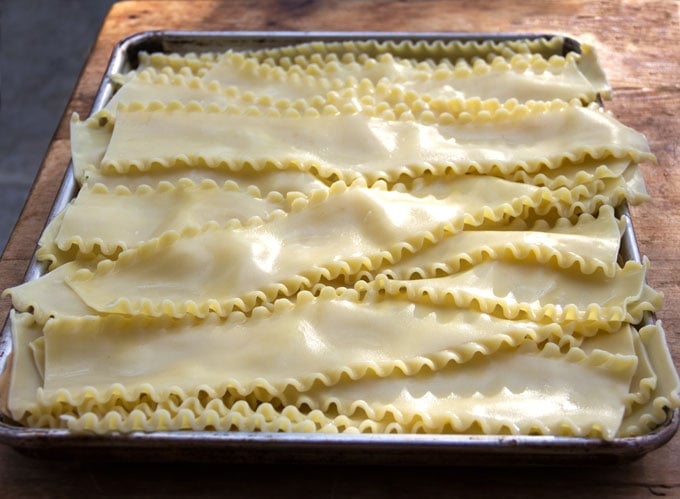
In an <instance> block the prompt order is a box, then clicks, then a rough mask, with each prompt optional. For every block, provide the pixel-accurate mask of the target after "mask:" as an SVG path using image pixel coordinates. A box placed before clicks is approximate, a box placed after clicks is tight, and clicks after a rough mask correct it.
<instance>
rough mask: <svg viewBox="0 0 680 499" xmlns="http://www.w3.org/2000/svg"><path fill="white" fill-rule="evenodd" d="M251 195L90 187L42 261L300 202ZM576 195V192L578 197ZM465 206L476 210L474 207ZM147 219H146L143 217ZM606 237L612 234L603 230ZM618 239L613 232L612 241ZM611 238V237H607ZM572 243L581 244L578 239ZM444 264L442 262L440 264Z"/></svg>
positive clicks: (229, 187)
mask: <svg viewBox="0 0 680 499" xmlns="http://www.w3.org/2000/svg"><path fill="white" fill-rule="evenodd" d="M280 173H282V172H280ZM457 182H460V183H463V184H472V183H474V182H471V181H467V180H465V179H452V180H450V181H448V182H446V185H452V184H454V185H455V183H457ZM494 183H495V184H496V185H498V187H499V189H500V187H501V186H503V185H506V184H507V182H503V181H500V180H497V181H495V182H494V181H492V185H493V184H494ZM416 189H417V192H418V193H419V194H425V193H429V192H434V191H433V190H432V189H431V188H430V186H423V187H422V188H418V187H416ZM520 189H521V187H520ZM593 189H595V186H593ZM580 190H581V191H583V189H580ZM246 191H247V192H243V191H242V190H240V189H239V188H238V187H237V185H235V184H234V183H231V182H228V183H225V184H224V185H223V186H221V187H220V186H218V185H217V184H216V183H214V182H213V181H209V180H203V181H202V182H201V183H200V184H198V185H197V184H195V183H194V182H192V181H191V180H189V179H186V178H183V179H181V180H179V181H178V182H177V183H176V185H173V184H170V183H161V184H159V187H158V188H157V189H152V188H149V187H147V186H143V187H139V188H137V189H136V190H135V191H134V192H133V191H130V190H129V189H127V188H124V187H122V186H118V187H116V188H115V189H114V190H113V191H110V190H109V189H107V188H106V187H104V186H101V185H95V186H93V187H88V186H84V187H83V188H82V189H81V190H80V192H79V194H78V196H77V198H76V199H75V201H74V202H72V203H71V204H70V205H69V206H68V207H67V208H66V210H65V211H64V212H63V213H62V214H61V215H60V217H59V219H58V220H56V221H55V222H54V224H58V227H54V224H50V226H48V229H47V231H46V235H45V236H44V237H43V238H42V240H41V244H40V246H41V250H40V252H39V258H41V259H51V260H56V259H57V257H56V256H54V257H53V258H49V254H48V253H49V252H50V251H52V252H53V253H54V254H55V255H56V253H57V252H58V251H61V252H66V251H68V250H69V249H70V248H71V247H72V246H77V247H78V250H79V251H80V252H83V253H91V252H93V251H95V245H96V246H97V248H96V250H97V251H99V252H101V253H103V254H104V255H112V254H114V253H115V252H117V251H118V250H121V249H123V250H124V249H128V248H132V247H135V246H137V245H139V244H140V243H142V242H144V241H149V240H151V239H153V238H156V237H160V236H161V235H162V234H164V233H165V232H168V231H173V230H174V231H178V232H182V230H183V229H184V228H186V227H189V226H199V227H201V226H204V225H206V224H208V223H209V222H216V223H218V224H219V225H226V222H227V221H232V220H238V221H239V223H241V224H247V223H254V221H255V222H256V221H258V220H260V221H261V220H263V219H264V220H266V219H268V218H269V217H270V216H271V215H272V213H273V212H274V211H275V210H282V209H283V210H289V206H290V204H291V203H293V202H294V200H295V199H296V196H295V194H290V193H289V194H288V196H287V199H285V200H284V199H283V194H280V193H278V192H272V193H270V194H269V195H268V196H267V197H266V198H262V197H261V194H260V191H259V189H257V188H254V186H250V187H249V188H247V189H246ZM537 191H539V189H531V188H529V189H527V193H530V194H533V193H535V192H537ZM576 192H577V191H576V190H575V191H574V193H576ZM310 194H311V193H310ZM300 195H301V194H300ZM440 195H441V194H440ZM465 205H466V206H468V207H470V208H471V207H472V203H471V202H470V203H465ZM142 213H143V214H144V216H143V217H142V216H140V214H142ZM609 213H610V216H609V217H608V218H607V217H604V216H603V217H602V220H601V221H600V223H599V224H598V223H595V224H594V223H593V222H590V221H589V222H588V223H586V222H581V225H583V226H584V230H588V227H589V225H593V224H594V225H595V226H594V227H593V228H592V229H591V230H590V231H589V232H588V236H589V237H594V236H597V234H596V233H594V232H593V230H599V229H604V227H605V225H604V224H606V223H607V220H609V222H610V223H609V227H610V228H611V229H613V225H612V224H615V222H614V221H613V211H612V210H610V212H609ZM605 218H607V220H605ZM98 220H110V222H109V224H107V226H106V227H104V228H102V227H101V225H100V224H98V223H97V221H98ZM588 224H589V225H588ZM562 232H565V230H563V231H562ZM602 233H603V234H606V233H607V232H606V231H604V230H603V231H602ZM612 233H613V232H612V230H610V231H609V235H611V234H612ZM508 236H509V237H511V238H512V239H511V240H508V241H507V242H508V244H514V243H516V242H521V241H522V240H523V238H524V237H525V236H524V235H522V234H521V233H519V232H517V233H515V234H513V235H512V236H510V234H508ZM461 237H463V238H465V239H472V240H471V241H470V242H469V243H468V244H465V243H463V246H462V247H463V248H468V249H467V250H461V251H465V252H471V251H472V250H474V249H475V248H474V246H476V247H480V246H482V245H483V243H482V242H481V241H480V242H479V243H475V242H474V239H473V238H474V237H479V234H478V235H477V236H475V235H474V234H470V235H465V236H461ZM481 237H482V238H484V237H485V236H484V235H482V236H481ZM527 237H528V235H527ZM536 237H538V236H536ZM555 237H557V236H555ZM563 237H567V236H566V235H565V236H563ZM574 237H577V236H574ZM574 237H572V239H574ZM581 237H582V238H583V237H585V236H581ZM606 237H608V236H607V235H605V238H606ZM459 239H460V238H459ZM459 239H458V240H459ZM572 243H575V239H574V240H573V241H572ZM50 244H52V245H53V246H54V245H56V246H57V248H54V249H50V246H49V245H50ZM564 244H569V243H566V242H565V243H564ZM471 245H472V246H473V247H471ZM617 246H618V245H617ZM616 249H617V248H616ZM459 253H460V251H459ZM442 258H443V256H442ZM581 260H582V259H581ZM440 261H441V259H440V258H437V259H435V261H434V263H438V262H440ZM610 272H611V271H610Z"/></svg>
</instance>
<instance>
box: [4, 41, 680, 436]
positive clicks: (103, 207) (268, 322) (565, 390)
mask: <svg viewBox="0 0 680 499" xmlns="http://www.w3.org/2000/svg"><path fill="white" fill-rule="evenodd" d="M565 52H566V53H565ZM115 81H116V82H117V83H118V84H119V85H120V87H119V89H118V91H117V92H116V94H115V95H114V97H113V99H112V100H111V101H110V102H109V103H108V104H107V105H106V107H105V108H104V109H102V110H100V111H98V112H96V113H94V114H93V115H92V116H90V117H89V118H87V119H85V120H82V121H81V119H80V118H79V117H78V116H74V118H73V121H72V128H71V132H72V133H71V140H72V145H73V164H74V173H75V175H76V177H77V180H78V182H79V184H80V186H81V187H80V190H79V192H78V195H77V196H76V197H75V199H74V200H73V201H72V202H71V203H70V204H69V206H68V207H67V208H66V209H65V210H64V211H63V212H62V213H61V214H60V215H59V216H57V217H56V218H55V219H54V220H53V221H52V222H51V223H50V224H49V225H48V227H47V228H46V230H45V232H44V234H43V236H42V238H41V240H40V243H39V249H38V252H37V257H38V259H39V260H40V261H42V262H45V265H46V266H48V267H49V272H47V273H46V274H45V275H43V276H42V277H40V278H39V279H37V280H35V281H31V282H27V283H25V284H22V285H20V286H17V287H15V288H12V289H10V290H7V291H6V293H8V294H10V295H11V297H12V300H13V305H14V308H15V311H13V312H12V324H13V334H14V346H15V357H14V363H13V371H12V385H11V391H10V401H9V408H8V410H9V413H10V415H11V416H12V417H13V418H14V419H15V420H16V421H18V422H20V423H21V424H25V425H28V426H43V427H66V428H70V429H72V430H74V431H93V432H99V433H105V432H111V431H119V432H131V431H155V430H168V429H169V430H187V429H191V430H239V431H293V432H388V433H389V432H392V433H399V432H413V433H418V432H426V433H463V434H468V433H473V434H474V433H483V434H553V435H573V436H584V437H598V438H604V439H613V438H616V437H622V436H634V435H639V434H644V433H647V432H649V431H650V430H651V429H653V428H654V427H656V426H657V425H659V424H660V423H662V422H663V421H664V420H665V419H666V411H667V410H668V409H674V408H677V407H678V406H679V405H680V397H679V389H680V382H679V380H678V376H677V373H676V372H675V368H674V366H673V363H672V360H671V358H670V355H669V353H668V349H667V346H666V343H665V337H664V332H663V329H662V327H661V325H660V324H659V323H657V324H654V325H645V326H642V327H637V326H636V325H638V324H640V323H642V322H643V320H644V319H645V317H646V315H647V314H649V313H652V312H654V311H656V310H658V309H659V307H660V306H661V296H660V294H659V293H657V292H656V291H654V290H653V289H651V288H650V287H649V286H648V285H647V284H646V281H645V273H646V270H647V267H648V262H647V261H646V260H645V261H644V262H634V261H620V260H619V258H620V257H619V246H620V243H621V236H622V234H623V232H624V231H625V228H626V220H625V217H622V216H618V215H617V211H615V208H616V207H618V206H621V205H623V204H624V203H629V204H638V203H641V202H643V201H644V200H645V199H647V197H648V196H647V194H646V192H645V188H644V181H643V179H642V176H641V173H640V170H639V168H638V164H639V163H640V162H643V161H653V160H654V156H653V155H652V154H651V152H650V151H649V148H648V145H647V141H646V140H645V138H644V136H642V135H641V134H640V133H638V132H636V131H634V130H632V129H630V128H628V127H626V126H625V125H623V124H622V123H620V122H619V121H617V120H616V118H615V117H613V116H612V114H611V113H609V112H607V111H605V110H604V109H603V108H602V107H601V106H600V104H599V101H598V99H599V98H608V97H609V95H610V91H609V87H608V85H607V82H606V79H605V77H604V74H603V72H602V70H601V68H600V67H599V65H598V63H597V59H596V57H595V54H594V52H593V50H592V48H590V47H588V46H585V45H584V46H582V47H581V51H580V52H578V53H577V52H568V51H567V50H566V48H565V46H564V40H563V39H561V38H553V39H541V40H521V41H516V42H503V43H494V42H466V43H464V42H436V43H429V42H418V43H413V42H400V43H396V42H376V41H366V42H345V43H311V44H304V45H296V46H290V47H283V48H273V49H266V50H259V51H245V52H237V51H229V52H227V53H224V54H202V55H196V54H186V55H167V54H141V55H140V65H139V67H138V68H136V69H135V70H134V71H131V72H129V73H126V74H121V75H116V76H115Z"/></svg>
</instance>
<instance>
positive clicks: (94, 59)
mask: <svg viewBox="0 0 680 499" xmlns="http://www.w3.org/2000/svg"><path fill="white" fill-rule="evenodd" d="M679 11H680V5H679V3H678V2H677V1H668V0H666V1H661V0H659V1H642V0H639V1H638V0H619V1H617V0H605V1H599V2H593V1H579V0H559V1H542V0H524V1H522V2H517V3H512V4H511V3H510V2H505V1H502V0H484V1H476V2H466V1H443V0H423V1H410V2H407V1H387V0H386V1H371V2H364V1H358V0H346V1H340V0H337V1H326V2H323V1H313V0H279V1H276V0H263V1H251V0H235V1H230V2H218V1H170V0H165V1H161V0H157V1H126V2H120V3H118V4H115V5H114V6H113V8H112V10H111V11H110V13H109V15H108V16H107V18H106V20H105V22H104V25H103V26H102V29H101V32H100V34H99V37H98V39H97V41H96V43H95V45H94V47H93V50H92V53H91V55H90V58H89V60H88V62H87V64H86V66H85V67H84V69H83V73H82V75H81V78H80V80H79V82H78V84H77V86H76V88H75V90H74V93H73V96H72V98H71V101H70V103H69V105H68V107H67V109H66V111H65V114H64V117H63V119H62V120H61V122H60V123H59V125H58V128H57V131H56V133H55V136H54V139H53V141H52V143H51V145H50V147H49V150H48V152H47V155H46V157H45V161H44V163H43V165H42V167H41V169H40V172H39V174H38V176H37V177H36V180H35V183H34V185H33V188H32V191H31V194H30V197H29V199H28V201H27V203H26V206H25V208H24V211H23V213H22V215H21V218H20V220H19V221H18V223H17V226H16V228H15V230H14V232H13V234H12V236H11V238H10V240H9V242H8V244H7V247H6V249H5V252H4V254H3V255H2V259H1V260H0V289H4V288H7V287H9V286H13V285H16V284H18V283H19V282H21V280H22V278H23V275H24V272H25V270H26V268H27V266H28V262H29V261H30V259H31V257H32V255H33V252H34V250H35V245H36V242H37V239H38V237H39V234H40V232H41V231H42V228H43V226H44V224H45V221H46V218H47V215H48V213H49V209H50V206H51V205H52V202H53V201H54V198H55V196H56V193H57V190H58V187H59V184H60V182H61V179H62V178H63V175H64V172H65V170H66V167H67V165H68V162H69V160H70V150H69V138H68V117H69V116H70V114H71V113H72V112H74V111H75V112H78V113H79V114H80V115H81V116H84V115H87V114H88V113H89V111H90V108H91V106H92V102H93V100H94V96H95V93H96V91H97V88H98V86H99V83H100V81H101V77H102V74H103V72H104V70H105V68H106V64H107V62H108V59H109V57H110V55H111V51H112V49H113V46H114V44H115V43H116V42H117V41H119V40H121V39H122V38H124V37H126V36H128V35H131V34H134V33H138V32H141V31H147V30H159V29H180V30H294V31H317V30H320V31H323V30H332V31H345V30H347V31H355V30H363V31H368V30H371V31H414V32H425V31H442V32H508V33H558V34H565V35H569V36H573V37H575V38H578V39H579V40H582V41H586V42H588V43H590V44H592V45H594V46H595V47H596V49H597V52H598V55H599V57H600V62H601V64H602V66H603V67H604V69H605V71H606V73H607V75H608V78H609V81H610V83H611V84H612V86H613V88H614V99H613V101H611V102H608V103H607V104H606V105H607V107H608V109H610V110H612V111H613V112H614V113H615V114H616V115H617V117H618V118H619V119H620V120H621V121H622V122H623V123H625V124H627V125H629V126H631V127H633V128H635V129H637V130H639V131H641V132H643V133H644V134H646V136H647V138H648V140H649V143H650V146H651V149H652V151H653V152H654V153H655V154H656V156H657V158H658V164H656V165H653V164H646V165H643V172H644V174H645V178H646V181H647V187H648V191H649V193H650V194H651V196H652V198H653V200H652V201H651V202H649V203H647V204H645V205H643V206H641V207H637V208H635V209H634V210H633V219H634V224H635V227H636V231H637V236H638V239H639V242H640V247H641V251H642V253H644V254H646V255H647V256H648V257H649V258H650V260H651V262H652V267H651V271H650V274H649V281H650V284H651V285H652V286H653V287H654V288H656V289H658V290H660V291H663V292H664V294H665V308H664V310H663V311H662V312H660V313H659V314H658V316H659V318H660V319H661V320H662V321H663V323H664V326H665V328H666V331H667V334H668V342H669V345H670V348H671V352H672V355H673V358H674V361H675V364H676V366H678V365H680V289H679V281H678V278H677V276H678V275H679V274H680V259H679V255H680V199H679V198H680V175H679V173H680V154H679V153H680V117H679V114H678V109H680V83H679V82H678V76H679V75H680V55H679V54H680V52H679V51H678V45H679V44H680V28H679V27H680V19H679V17H678V12H679ZM9 306H10V302H9V299H3V300H2V302H0V319H1V320H2V321H3V322H4V319H5V317H6V314H7V311H8V309H9ZM679 467H680V436H678V435H676V437H675V438H674V439H673V440H672V441H671V442H670V443H669V444H668V445H666V446H665V447H663V448H661V449H659V450H656V451H654V452H652V453H651V454H649V455H648V456H646V457H644V458H643V459H641V460H639V461H637V462H635V463H632V464H629V465H625V466H610V467H598V468H579V469H557V468H545V469H544V468H537V469H523V468H522V469H512V470H509V469H497V468H493V469H476V468H472V469H453V470H452V469H448V468H425V469H416V470H414V469H401V468H389V467H378V468H356V467H351V468H348V467H343V466H336V467H305V468H304V469H299V468H297V469H295V468H293V469H289V470H286V471H282V470H281V469H280V468H276V467H268V466H257V467H254V466H240V467H233V466H232V467H217V466H207V467H205V466H200V467H199V466H196V465H182V466H179V465H168V466H160V465H151V464H149V465H145V466H141V467H140V466H139V465H125V464H117V465H106V464H102V463H97V462H63V461H56V462H55V461H50V462H45V461H40V460H34V459H30V458H27V457H24V456H22V455H20V454H18V453H16V452H15V451H14V450H12V449H11V448H9V447H6V446H0V495H2V496H5V497H21V496H36V495H39V496H43V495H49V496H72V495H76V496H77V495H83V494H87V495H91V494H104V495H118V494H122V493H124V492H126V491H127V492H130V491H134V492H135V493H137V494H142V495H160V494H162V495H169V494H176V495H186V494H192V493H193V494H194V495H222V494H223V493H226V492H227V490H229V491H230V495H232V496H234V495H235V496H239V497H240V496H248V497H264V496H267V497H269V496H271V495H273V493H274V492H276V493H277V495H283V496H284V497H285V496H288V495H293V494H295V495H312V496H314V497H317V496H321V497H326V496H338V497H345V496H352V497H383V496H385V495H387V494H389V495H390V496H392V497H407V496H409V497H412V496H413V495H423V494H425V495H427V496H430V495H431V496H441V495H454V494H453V492H454V491H455V493H456V494H455V495H462V496H469V495H474V496H477V495H483V494H484V493H488V494H499V495H501V496H504V497H520V496H522V497H525V496H526V495H527V494H538V493H547V492H550V491H553V492H557V491H558V492H559V496H560V497H571V496H574V497H576V496H583V495H586V496H590V495H606V496H609V495H611V496H640V495H668V496H680V474H678V468H679ZM253 478H254V479H255V480H253ZM225 485H227V486H228V487H229V489H225V488H224V487H225ZM123 487H125V488H123Z"/></svg>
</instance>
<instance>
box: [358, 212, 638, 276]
mask: <svg viewBox="0 0 680 499" xmlns="http://www.w3.org/2000/svg"><path fill="white" fill-rule="evenodd" d="M624 223H625V221H624V220H621V221H618V220H617V219H616V217H615V216H614V210H613V209H612V208H611V207H610V206H603V207H602V208H601V209H600V213H599V216H598V217H597V218H594V217H593V216H592V215H590V214H584V215H582V216H580V217H579V219H578V221H577V222H576V223H575V224H573V225H572V224H571V223H570V222H569V220H568V219H559V220H558V221H557V223H556V224H555V226H554V227H548V226H547V223H545V222H544V221H542V220H541V221H539V222H537V223H536V224H535V225H534V226H533V227H531V228H527V229H525V230H516V229H514V230H512V227H510V226H502V227H501V228H500V229H499V230H489V231H485V230H466V231H463V232H460V233H458V234H455V235H452V236H450V237H447V238H444V239H443V240H441V241H439V242H438V243H437V244H434V245H432V246H430V247H427V248H424V249H422V250H420V251H418V252H417V253H414V254H413V255H406V256H405V257H404V258H402V259H401V260H400V261H399V262H397V263H395V264H393V265H390V266H388V267H387V268H385V269H382V268H381V269H380V270H379V272H381V273H384V274H386V275H388V276H389V277H391V278H394V279H414V278H425V277H434V276H435V275H436V274H441V273H444V274H453V273H456V272H458V270H460V268H461V266H465V265H475V264H477V263H479V262H481V261H483V260H486V259H499V258H501V257H503V256H505V255H512V258H514V259H516V260H524V259H526V258H529V257H533V258H535V259H536V260H537V261H538V262H539V263H542V264H545V263H549V262H550V260H551V259H554V260H556V262H557V264H558V265H559V266H560V267H562V268H568V267H571V266H573V265H575V264H578V266H579V270H580V271H581V272H582V273H584V274H592V273H593V272H595V271H596V270H597V269H602V270H603V271H604V273H605V274H606V275H608V276H610V277H611V276H613V275H614V273H615V271H616V267H617V258H618V252H619V245H620V240H621V234H622V232H623V230H624ZM372 277H373V276H370V275H369V276H368V278H369V280H370V279H372Z"/></svg>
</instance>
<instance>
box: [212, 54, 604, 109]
mask: <svg viewBox="0 0 680 499" xmlns="http://www.w3.org/2000/svg"><path fill="white" fill-rule="evenodd" d="M580 58H581V56H580V55H579V54H576V53H571V54H569V55H567V56H566V57H564V58H560V57H557V56H555V57H553V58H551V59H550V60H548V61H546V60H545V59H544V58H542V57H541V56H539V55H534V56H532V57H526V56H522V55H516V56H515V57H513V58H512V59H510V60H506V59H504V58H502V57H498V58H496V59H494V60H493V61H491V62H490V63H486V62H484V61H482V60H477V61H475V63H474V65H470V64H469V63H467V62H465V61H461V62H460V63H458V64H456V65H455V66H450V65H447V64H444V63H442V64H440V65H439V66H435V67H433V66H432V65H430V64H427V63H420V64H417V63H416V62H413V61H410V60H408V59H401V60H397V59H395V58H394V56H392V55H391V54H383V55H381V56H379V57H378V58H376V59H372V58H369V59H366V60H365V61H363V62H361V63H358V62H356V61H352V62H349V63H346V62H340V61H331V62H328V63H325V64H321V65H319V64H311V65H306V67H300V66H299V65H293V66H291V67H288V68H285V69H284V68H281V67H278V66H269V65H261V64H259V63H258V62H257V61H256V60H254V59H249V58H247V57H244V56H243V55H242V54H240V53H231V54H228V55H226V56H225V57H224V58H222V60H221V61H220V62H219V63H217V64H216V65H215V66H214V67H213V68H211V69H209V70H208V71H207V72H206V73H204V74H203V76H202V79H203V80H204V81H206V82H211V83H212V82H218V83H219V84H220V85H222V86H226V87H236V88H247V89H249V91H250V92H253V93H254V94H255V95H258V96H261V95H267V96H271V97H273V98H288V99H292V100H296V99H310V98H312V97H314V96H316V95H325V94H327V93H328V92H329V91H340V90H342V89H355V88H358V89H359V90H362V89H363V90H365V91H367V92H368V93H369V94H371V95H376V94H377V95H379V96H381V97H383V98H387V99H388V100H393V99H395V98H396V100H397V101H401V100H402V98H403V97H402V96H403V95H404V93H406V94H409V93H410V94H411V95H412V96H413V97H414V98H423V99H425V100H429V99H444V100H449V99H460V100H466V99H470V98H479V99H481V100H489V99H495V100H498V101H501V102H505V101H508V100H510V99H514V100H516V101H519V102H527V101H529V100H545V101H551V100H554V99H562V100H565V101H569V100H572V99H580V100H582V101H584V102H593V101H594V100H595V98H596V97H597V92H598V89H597V88H596V87H595V86H594V85H593V84H592V83H591V82H590V81H589V80H588V79H587V77H586V76H585V75H584V74H583V73H582V72H581V70H580V69H579V64H578V63H579V60H580ZM359 81H361V82H362V84H361V85H357V82H359ZM366 82H370V85H366Z"/></svg>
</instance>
